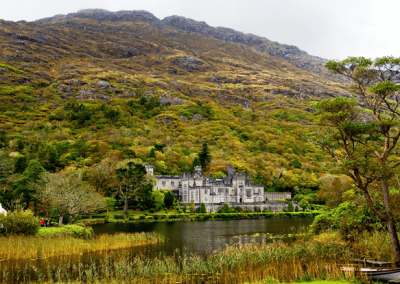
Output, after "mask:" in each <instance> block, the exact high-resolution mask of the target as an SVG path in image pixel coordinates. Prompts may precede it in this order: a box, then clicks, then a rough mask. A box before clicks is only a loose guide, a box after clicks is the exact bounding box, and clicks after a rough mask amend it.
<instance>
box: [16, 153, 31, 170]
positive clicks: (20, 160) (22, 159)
mask: <svg viewBox="0 0 400 284" xmlns="http://www.w3.org/2000/svg"><path fill="white" fill-rule="evenodd" d="M27 166H28V160H27V158H26V156H22V155H21V156H18V157H17V159H16V161H15V165H14V172H15V173H17V174H22V173H23V172H24V171H25V169H26V167H27Z"/></svg>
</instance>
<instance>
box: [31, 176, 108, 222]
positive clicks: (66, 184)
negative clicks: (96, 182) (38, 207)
mask: <svg viewBox="0 0 400 284" xmlns="http://www.w3.org/2000/svg"><path fill="white" fill-rule="evenodd" d="M37 186H38V191H40V195H39V196H40V197H42V199H41V200H43V201H44V202H47V201H48V200H50V203H51V205H52V206H54V208H55V209H56V210H57V212H58V214H59V215H60V217H59V222H58V224H59V225H60V226H61V225H62V224H63V219H64V216H65V215H69V224H72V222H74V221H75V220H76V218H77V217H78V215H80V214H90V213H94V212H96V211H99V210H102V209H104V208H105V205H104V202H103V198H102V197H101V196H100V195H99V194H98V193H96V192H95V191H94V189H93V188H92V187H91V186H90V185H88V184H86V183H84V182H83V181H82V171H64V172H59V173H55V174H42V176H41V182H40V183H37ZM47 198H48V200H47Z"/></svg>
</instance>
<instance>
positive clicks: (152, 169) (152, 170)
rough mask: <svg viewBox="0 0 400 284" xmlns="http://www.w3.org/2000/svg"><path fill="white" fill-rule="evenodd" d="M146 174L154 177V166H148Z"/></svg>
mask: <svg viewBox="0 0 400 284" xmlns="http://www.w3.org/2000/svg"><path fill="white" fill-rule="evenodd" d="M145 167H146V173H147V175H149V176H153V175H154V165H150V164H146V165H145Z"/></svg>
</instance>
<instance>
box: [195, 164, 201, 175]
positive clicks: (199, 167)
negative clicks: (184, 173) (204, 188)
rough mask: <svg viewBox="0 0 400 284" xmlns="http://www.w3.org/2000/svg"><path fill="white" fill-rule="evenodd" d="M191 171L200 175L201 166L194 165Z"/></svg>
mask: <svg viewBox="0 0 400 284" xmlns="http://www.w3.org/2000/svg"><path fill="white" fill-rule="evenodd" d="M193 173H194V174H199V175H201V166H195V167H194V171H193Z"/></svg>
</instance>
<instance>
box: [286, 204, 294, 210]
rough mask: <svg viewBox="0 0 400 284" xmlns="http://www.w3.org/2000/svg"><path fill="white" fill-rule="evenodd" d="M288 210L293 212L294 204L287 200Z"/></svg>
mask: <svg viewBox="0 0 400 284" xmlns="http://www.w3.org/2000/svg"><path fill="white" fill-rule="evenodd" d="M287 211H288V212H293V211H294V206H293V203H292V202H289V204H288V207H287Z"/></svg>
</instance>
